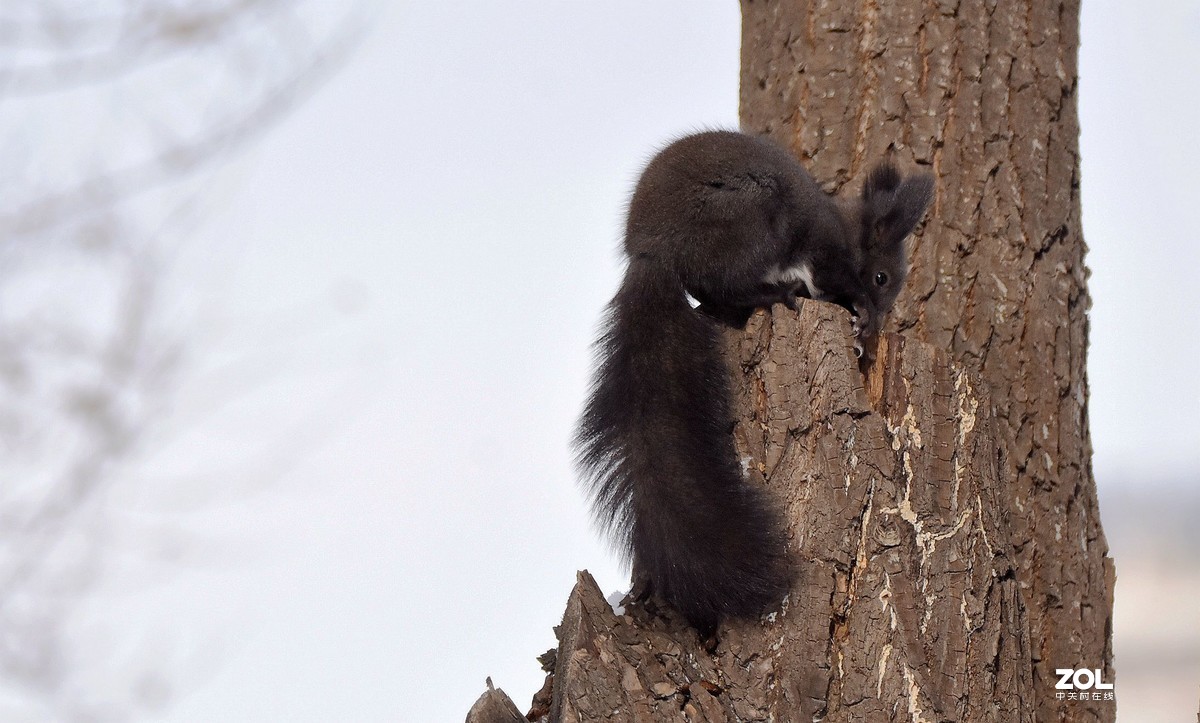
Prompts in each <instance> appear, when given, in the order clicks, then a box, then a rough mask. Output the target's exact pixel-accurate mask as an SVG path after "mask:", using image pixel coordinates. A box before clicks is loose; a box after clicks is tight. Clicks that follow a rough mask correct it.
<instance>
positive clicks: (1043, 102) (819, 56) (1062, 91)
mask: <svg viewBox="0 0 1200 723" xmlns="http://www.w3.org/2000/svg"><path fill="white" fill-rule="evenodd" d="M742 11H743V40H742V97H741V104H742V105H741V109H742V110H741V112H742V122H743V128H744V129H745V130H747V131H750V132H763V133H768V134H770V135H772V136H773V137H775V138H776V139H777V140H779V141H781V142H783V143H784V144H786V145H788V146H789V147H790V148H792V150H793V151H794V152H795V153H796V154H797V156H799V157H800V158H801V159H802V160H803V161H804V163H805V164H806V165H807V166H808V167H809V169H810V170H811V171H812V172H813V174H814V175H815V176H816V177H817V178H820V179H827V180H829V182H830V190H838V189H841V188H842V187H843V186H847V184H849V187H848V188H846V189H844V190H845V191H850V190H852V189H857V187H858V184H859V183H860V182H861V179H862V177H863V175H864V173H865V170H866V168H867V167H868V166H869V164H871V163H873V162H875V161H877V160H879V159H881V158H882V157H883V156H885V155H886V154H887V153H889V152H891V153H893V154H894V155H895V156H896V157H897V160H898V161H899V163H900V164H901V165H902V166H911V165H914V164H921V165H924V166H927V167H930V168H932V170H933V171H934V173H935V174H936V176H937V179H938V194H937V200H936V202H935V207H934V209H933V210H932V212H931V213H930V220H929V222H928V223H927V224H926V226H925V228H924V231H923V232H922V233H921V234H920V235H919V236H918V238H917V239H916V243H915V245H914V253H913V271H912V275H911V277H910V279H909V282H908V287H907V288H906V290H905V291H904V293H903V294H901V297H900V302H899V304H898V306H897V308H896V310H895V311H894V312H893V315H892V320H891V321H890V322H889V325H888V329H889V330H890V331H889V333H885V334H884V335H882V336H881V338H880V345H879V349H878V356H877V359H876V361H875V363H874V364H873V365H872V366H871V367H870V368H869V369H860V368H859V366H858V364H857V362H856V360H855V359H854V357H853V354H852V351H851V349H850V346H849V334H848V330H849V326H850V322H849V319H848V316H847V315H846V313H845V312H844V311H842V310H840V309H837V308H835V307H832V306H830V305H826V304H820V303H816V302H807V303H804V304H803V305H802V307H801V310H800V311H799V313H794V312H790V311H787V310H784V309H782V308H781V307H776V308H775V309H774V310H772V311H771V312H770V313H767V312H759V313H757V314H756V315H755V316H754V317H753V318H752V319H751V322H750V324H749V325H748V327H747V329H746V330H745V331H744V332H732V331H731V332H730V334H729V335H728V342H729V353H728V355H727V356H728V358H729V359H730V366H731V369H732V370H733V376H734V389H735V394H736V409H737V424H736V428H735V430H734V434H735V438H736V440H737V443H738V448H739V453H740V454H741V455H742V456H743V457H744V458H749V460H750V468H751V471H752V473H753V474H752V476H753V477H755V480H754V481H755V482H756V483H761V484H765V485H767V487H768V488H769V489H770V490H771V491H772V493H773V494H774V495H775V497H776V499H777V500H778V503H779V504H780V505H781V506H782V508H783V509H784V510H785V511H786V519H787V522H788V525H789V550H790V552H791V554H793V556H794V558H795V564H796V566H797V569H798V570H799V577H798V580H797V582H796V583H795V586H794V587H793V589H792V591H791V593H790V594H789V596H788V598H787V599H786V600H785V601H784V604H783V606H782V609H781V610H780V611H779V612H778V613H777V614H772V615H770V616H768V617H767V618H765V619H763V620H762V621H741V622H733V623H726V624H723V625H722V627H721V628H720V630H719V631H718V634H717V636H716V640H717V642H716V645H715V647H713V646H712V645H711V641H710V644H709V647H712V649H711V650H709V649H708V647H706V645H705V642H703V641H701V640H699V639H698V638H697V636H696V634H695V633H694V632H693V631H692V630H690V629H689V628H688V627H687V626H686V625H684V624H683V623H682V622H681V621H680V620H679V619H678V618H677V617H675V616H674V615H672V614H671V613H670V611H663V610H658V609H655V606H654V603H653V602H652V601H651V602H648V603H646V604H644V605H643V604H630V605H628V606H627V608H626V610H625V611H623V614H621V615H617V614H615V613H614V612H613V611H612V610H611V608H610V607H609V606H608V604H607V603H605V601H604V598H603V595H601V593H600V591H599V590H598V589H597V588H596V586H595V583H594V581H592V580H591V578H590V576H588V575H587V574H586V573H582V574H581V575H580V580H579V583H578V584H577V585H576V588H575V590H574V591H573V592H572V594H571V597H570V600H569V602H568V606H567V612H566V614H565V616H564V620H563V625H562V626H561V627H560V628H559V629H558V635H559V642H560V646H559V648H558V651H557V656H556V659H555V660H553V661H551V662H552V663H553V665H552V666H551V665H549V664H548V667H552V672H551V675H550V676H549V678H548V680H547V688H546V689H545V690H544V691H543V693H541V694H539V697H538V699H537V701H539V702H538V703H537V705H535V709H536V710H535V711H534V712H531V715H533V714H542V715H546V716H547V717H548V719H549V720H566V721H575V720H580V721H589V720H601V719H602V720H611V721H617V720H629V721H660V720H662V721H666V720H672V721H674V720H697V721H699V720H705V721H735V720H742V721H745V720H777V721H809V720H825V721H857V720H866V721H876V720H904V721H927V722H933V721H998V722H1000V721H1003V722H1005V723H1007V722H1009V721H1035V720H1036V721H1058V720H1089V721H1090V720H1102V721H1112V720H1114V717H1115V703H1114V702H1113V701H1112V700H1103V699H1100V698H1102V694H1098V695H1096V697H1097V698H1098V699H1097V700H1091V694H1092V693H1094V692H1096V691H1095V690H1089V691H1087V692H1086V694H1085V693H1084V692H1075V693H1074V694H1073V695H1070V696H1068V693H1067V692H1066V691H1057V690H1056V689H1055V683H1056V682H1057V680H1058V676H1056V675H1055V674H1054V671H1055V669H1058V668H1071V669H1075V668H1085V667H1086V668H1092V669H1096V668H1098V669H1100V670H1101V671H1102V675H1101V678H1102V680H1104V681H1105V682H1111V681H1112V680H1113V671H1112V649H1111V641H1110V631H1111V613H1112V588H1113V583H1114V572H1113V566H1112V562H1111V560H1110V559H1109V558H1108V557H1107V545H1106V543H1105V540H1104V535H1103V533H1102V531H1101V529H1100V522H1099V518H1098V515H1097V506H1096V495H1095V485H1094V482H1093V480H1092V476H1091V462H1090V457H1091V448H1090V442H1089V439H1088V429H1087V380H1086V374H1085V353H1086V347H1087V317H1086V310H1087V308H1088V303H1089V302H1088V296H1087V290H1086V278H1087V271H1086V269H1085V267H1084V265H1083V254H1084V250H1085V249H1084V244H1083V239H1082V236H1081V232H1080V225H1079V181H1078V149H1077V137H1078V128H1077V123H1076V115H1075V113H1076V111H1075V87H1076V82H1075V81H1076V70H1075V59H1076V47H1077V43H1078V36H1077V27H1078V5H1077V4H1074V3H1067V4H1063V5H1058V4H1055V5H1049V4H1038V3H1030V4H1023V3H1017V4H1013V3H1010V4H1007V5H1003V4H999V3H995V2H993V3H991V4H988V3H974V4H972V3H966V2H960V3H952V2H946V3H942V4H932V5H931V4H930V3H926V2H920V3H919V2H916V0H895V1H894V2H891V3H879V4H877V3H876V2H875V1H874V0H854V1H848V0H841V1H838V2H833V1H830V2H820V1H819V0H818V1H817V2H799V1H793V2H765V1H764V0H743V3H742ZM1059 693H1062V694H1063V698H1062V699H1059V698H1058V694H1059Z"/></svg>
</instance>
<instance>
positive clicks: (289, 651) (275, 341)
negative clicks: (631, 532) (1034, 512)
mask: <svg viewBox="0 0 1200 723" xmlns="http://www.w3.org/2000/svg"><path fill="white" fill-rule="evenodd" d="M370 25H371V28H370V31H369V33H367V34H366V35H365V36H364V37H363V38H362V40H361V41H359V46H358V47H357V49H356V50H355V51H354V52H353V53H352V54H351V55H350V56H349V58H348V59H347V60H346V61H345V65H344V67H342V68H341V69H340V70H339V71H338V72H337V74H336V75H334V76H333V77H332V78H331V79H330V80H329V81H328V82H327V83H326V84H325V85H324V86H323V87H321V88H320V89H319V90H318V91H317V92H315V94H314V95H313V96H312V97H311V98H310V99H309V100H308V101H307V102H306V103H304V104H303V105H301V106H300V107H299V108H298V109H296V110H295V111H294V112H291V113H290V114H289V115H288V116H287V117H286V119H285V120H283V121H282V122H281V123H280V124H279V125H277V126H275V127H273V129H272V130H270V131H269V133H267V134H266V135H264V136H263V138H262V139H261V140H259V141H258V142H257V143H256V144H255V145H253V147H252V150H250V151H249V152H247V153H242V154H240V155H236V156H231V160H229V161H227V162H225V163H224V164H222V165H220V166H219V168H218V169H217V170H216V171H214V172H211V173H209V174H208V175H207V176H205V177H204V178H203V181H202V182H201V183H198V184H196V188H194V189H192V190H191V191H190V193H191V194H192V197H193V198H195V199H196V200H195V207H196V208H198V209H199V210H198V211H194V214H193V215H194V216H196V217H198V218H199V219H200V221H199V222H198V223H195V224H194V228H193V229H192V230H191V231H190V233H189V234H187V236H186V238H183V239H181V240H180V241H179V243H178V245H177V247H175V251H174V252H173V255H172V258H171V260H170V264H169V273H166V274H165V275H164V278H165V279H166V281H165V282H164V284H163V288H162V289H161V291H160V297H159V298H160V299H162V302H161V304H160V306H159V308H160V309H166V310H167V311H166V312H165V313H166V314H167V318H168V319H169V321H170V322H171V323H170V325H171V326H172V328H173V329H174V330H175V331H176V332H177V333H178V334H179V336H180V337H181V338H182V339H183V341H184V342H185V344H184V346H183V349H182V352H181V356H180V358H181V362H180V371H179V373H178V375H177V376H176V377H175V379H177V382H176V383H175V384H173V385H172V388H171V390H170V393H169V394H168V395H167V396H166V397H165V399H166V407H165V412H164V414H163V415H162V416H161V417H160V418H159V419H160V421H158V422H156V425H155V427H154V429H152V430H150V431H149V433H147V434H146V435H145V436H144V437H143V439H142V441H141V442H140V444H139V446H138V448H137V449H138V452H137V454H136V455H131V456H130V457H129V458H128V459H125V460H123V461H122V466H121V468H120V473H119V474H117V475H115V480H116V482H114V484H112V485H111V486H110V487H108V488H107V491H106V493H105V495H104V496H103V498H102V499H101V500H100V501H99V502H97V503H96V504H97V505H98V506H99V511H98V512H96V513H95V515H96V517H95V519H100V520H103V522H102V523H97V524H102V525H103V527H104V529H105V530H107V531H109V532H108V533H106V535H104V536H102V537H104V539H107V540H109V546H108V547H103V546H101V547H99V548H96V549H100V550H102V551H103V550H107V553H106V554H105V558H104V559H105V560H106V563H105V564H104V565H103V566H101V570H102V572H101V574H99V575H97V576H96V580H95V584H94V585H92V586H91V587H90V588H89V590H88V592H87V595H86V597H84V599H83V600H82V601H81V602H79V604H78V605H75V606H73V607H72V608H71V610H70V618H69V624H68V625H67V626H66V630H65V633H64V634H65V635H66V636H67V637H66V639H67V640H68V641H70V645H68V646H67V647H66V651H67V652H66V653H63V655H66V656H68V657H69V660H65V661H60V665H61V666H62V668H63V669H64V670H69V671H73V672H71V673H70V674H69V675H64V676H60V679H58V682H57V683H56V684H55V685H53V686H45V687H43V688H37V687H33V688H31V687H29V686H22V685H15V684H11V683H10V685H9V686H8V687H7V688H3V689H2V690H3V695H0V717H2V718H3V719H4V720H31V721H37V720H57V719H64V718H71V717H76V718H80V719H85V718H92V719H126V718H130V719H145V720H159V721H217V720H220V721H265V720H279V721H284V720H286V721H334V720H354V721H397V720H399V721H434V720H447V721H452V720H461V719H462V718H463V716H464V715H465V713H466V710H467V709H468V707H469V706H470V704H471V703H472V702H473V701H474V699H475V698H476V697H477V696H478V695H479V694H480V692H482V690H483V689H484V678H485V676H489V675H490V676H491V677H492V679H493V680H494V682H495V683H496V685H497V686H500V687H503V688H504V689H505V690H506V691H507V692H508V693H509V694H510V695H511V696H512V697H513V699H514V700H515V701H516V702H517V704H518V706H519V707H521V708H522V709H526V708H527V707H528V703H529V700H530V697H531V696H532V694H533V692H534V691H535V690H536V689H537V688H538V687H539V686H540V685H541V682H542V678H543V674H542V673H541V671H540V670H539V669H538V665H537V663H536V661H535V660H534V658H535V656H537V655H538V654H540V653H542V652H543V651H545V650H546V649H547V648H550V647H552V646H553V645H554V638H553V633H552V630H551V627H552V626H553V625H555V624H557V623H558V621H559V616H560V615H561V613H562V610H563V604H564V602H565V600H566V596H567V594H568V592H569V591H570V588H571V586H572V584H573V581H574V575H575V572H576V570H579V569H583V568H587V569H589V570H590V571H591V572H592V573H593V574H594V575H595V576H596V578H597V580H598V581H599V582H600V584H601V587H602V588H604V589H606V590H615V589H618V588H621V589H623V588H624V587H625V585H626V577H625V575H624V574H623V573H622V571H621V570H620V569H619V568H618V567H617V565H616V564H615V561H614V559H613V556H612V555H611V554H610V553H609V551H607V550H606V549H605V547H604V545H603V544H602V543H601V542H600V541H599V540H598V538H597V536H596V535H595V533H594V532H593V530H592V529H591V527H590V524H589V518H588V513H587V510H586V507H585V504H584V499H583V497H582V495H581V494H580V492H579V490H578V489H577V487H576V486H575V482H574V474H573V471H572V468H571V464H570V454H569V448H568V439H569V437H570V433H571V428H572V425H573V423H574V419H575V416H576V414H577V413H578V411H579V409H580V406H581V403H582V399H583V397H584V393H585V390H586V384H587V378H588V372H589V364H590V356H589V354H590V352H589V345H590V343H591V341H592V339H593V335H594V330H595V327H596V323H597V321H598V319H599V316H600V312H601V309H602V307H603V305H604V304H605V303H606V302H607V300H608V298H609V297H610V296H611V293H612V292H613V290H614V288H615V285H616V283H617V280H618V274H619V271H620V269H619V263H618V257H617V253H616V248H617V244H618V241H619V237H620V227H621V224H622V213H623V208H624V203H625V199H626V197H627V194H628V193H629V191H630V189H631V186H632V183H633V181H634V179H635V178H636V175H637V173H638V171H639V170H640V167H641V166H642V164H643V163H644V162H645V160H646V159H647V157H648V155H649V154H650V153H651V152H652V151H653V149H655V148H656V147H657V146H658V145H659V144H661V143H662V142H663V141H664V140H665V139H669V138H671V137H673V136H676V135H679V134H681V133H684V132H687V131H690V130H694V129H698V128H701V127H712V126H726V127H735V126H736V124H737V85H738V44H739V32H740V30H739V13H738V7H737V4H736V3H734V2H730V1H728V0H726V1H723V2H696V1H695V0H692V1H691V2H682V1H679V2H655V3H645V2H628V1H624V0H622V1H620V2H616V1H614V2H606V3H582V2H537V3H534V2H517V3H503V4H501V3H483V2H474V3H465V4H464V3H396V4H390V5H380V7H379V10H378V13H377V15H375V16H374V17H373V19H372V20H371V21H370ZM1197 47H1200V6H1197V5H1196V4H1195V3H1190V2H1165V1H1162V0H1158V1H1155V2H1150V3H1149V4H1140V5H1138V6H1137V7H1136V8H1135V7H1134V6H1133V4H1130V3H1120V2H1095V3H1087V4H1085V7H1084V14H1083V29H1082V49H1081V62H1080V75H1081V79H1080V96H1079V97H1080V114H1081V124H1082V129H1083V137H1082V152H1083V194H1084V195H1083V203H1084V228H1085V234H1086V238H1087V242H1088V245H1089V247H1090V252H1089V256H1088V263H1089V265H1090V267H1091V269H1092V271H1093V276H1092V279H1091V282H1090V283H1091V285H1090V290H1091V294H1092V297H1093V300H1094V308H1093V310H1092V313H1091V319H1092V335H1091V342H1092V346H1091V351H1090V357H1089V374H1090V379H1091V388H1092V399H1091V418H1092V433H1093V441H1094V446H1095V450H1096V455H1095V471H1096V477H1097V480H1098V483H1099V485H1100V488H1101V498H1102V514H1103V515H1104V520H1105V524H1106V528H1107V529H1108V531H1109V536H1110V541H1111V542H1112V544H1113V547H1114V556H1115V557H1116V561H1117V570H1118V576H1119V581H1118V587H1117V606H1118V609H1117V624H1116V638H1117V648H1116V650H1117V659H1116V665H1117V670H1118V680H1117V686H1116V687H1117V694H1118V698H1119V700H1120V711H1121V720H1122V721H1126V720H1129V721H1134V720H1168V719H1175V720H1182V719H1184V717H1185V716H1186V717H1190V716H1192V715H1194V714H1195V710H1196V707H1197V703H1198V702H1200V686H1198V682H1200V611H1198V610H1197V608H1196V607H1195V605H1194V603H1193V604H1191V605H1183V604H1182V603H1181V606H1180V609H1179V610H1178V612H1173V611H1165V614H1163V615H1156V616H1155V621H1153V622H1148V621H1146V620H1145V619H1144V617H1145V616H1144V615H1139V614H1137V613H1138V612H1139V611H1141V612H1144V611H1145V610H1146V609H1148V608H1149V607H1150V606H1158V605H1160V604H1161V601H1162V600H1179V601H1184V600H1192V601H1194V600H1195V599H1196V597H1197V593H1200V566H1198V565H1197V563H1196V562H1195V557H1196V555H1195V553H1196V552H1197V551H1198V549H1200V539H1198V537H1197V534H1196V533H1195V532H1193V531H1192V530H1193V527H1194V520H1195V519H1196V517H1195V515H1196V514H1197V513H1200V497H1198V496H1197V492H1196V489H1195V487H1196V485H1195V483H1196V482H1198V481H1200V473H1198V472H1197V469H1198V467H1200V422H1198V421H1197V413H1198V412H1200V376H1198V375H1196V374H1195V372H1194V367H1195V360H1196V359H1197V357H1198V356H1200V342H1198V341H1197V334H1196V332H1197V330H1198V325H1197V322H1196V320H1195V318H1194V313H1195V310H1196V309H1197V308H1200V284H1197V283H1196V281H1195V274H1196V270H1197V268H1200V244H1197V243H1196V241H1197V239H1196V238H1195V234H1194V229H1195V227H1196V225H1195V222H1194V220H1193V219H1191V218H1190V212H1191V211H1192V210H1193V208H1194V207H1195V205H1196V200H1195V199H1196V196H1197V195H1200V181H1198V180H1197V179H1198V178H1200V174H1197V173H1196V171H1195V169H1196V168H1197V167H1200V146H1198V145H1197V144H1195V143H1192V142H1190V140H1191V137H1192V135H1193V133H1194V125H1195V119H1196V118H1197V117H1200V90H1198V88H1200V86H1198V85H1197V84H1196V82H1195V79H1196V78H1198V77H1200V56H1198V55H1197V54H1196V52H1195V49H1196V48H1197ZM83 111H84V109H77V112H83ZM18 120H19V119H18ZM13 127H17V126H13V125H12V124H11V123H10V125H9V126H7V127H6V132H8V133H10V134H11V133H13V131H12V128H13ZM0 220H3V217H2V216H0ZM1189 229H1193V230H1189ZM77 290H78V287H76V286H64V287H63V290H62V291H63V293H64V294H65V295H67V296H69V295H70V294H71V293H72V292H73V291H77ZM10 303H12V302H11V301H10ZM6 474H7V473H6ZM1168 513H1170V514H1171V515H1173V516H1172V517H1169V518H1164V515H1167V514H1168ZM130 530H140V531H142V532H141V533H139V534H138V535H132V533H131V532H130ZM148 550H150V551H151V552H148ZM0 612H2V609H0ZM1085 662H1087V661H1081V663H1085Z"/></svg>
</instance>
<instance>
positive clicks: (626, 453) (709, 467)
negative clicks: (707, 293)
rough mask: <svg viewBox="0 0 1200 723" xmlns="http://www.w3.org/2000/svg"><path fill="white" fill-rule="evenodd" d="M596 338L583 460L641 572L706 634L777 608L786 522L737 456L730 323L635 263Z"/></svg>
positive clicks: (662, 274) (650, 266)
mask: <svg viewBox="0 0 1200 723" xmlns="http://www.w3.org/2000/svg"><path fill="white" fill-rule="evenodd" d="M597 346H598V350H597V351H598V356H599V368H598V370H597V372H596V377H595V380H594V382H593V386H592V393H591V398H590V399H589V401H588V404H587V407H586V408H585V410H584V413H583V418H582V420H581V422H580V427H579V432H578V435H577V437H576V445H577V453H578V461H579V465H580V467H581V469H582V470H583V472H584V473H585V474H586V475H587V477H588V478H589V480H590V482H591V485H592V495H593V506H594V512H595V514H596V516H597V518H598V519H599V520H600V522H601V523H602V524H604V525H605V526H606V527H607V529H608V530H609V532H610V533H611V535H612V536H613V538H614V540H615V541H616V542H617V544H618V545H619V546H620V548H621V549H622V551H623V552H624V553H625V554H626V555H627V556H631V557H632V558H633V563H634V570H635V572H640V573H641V574H644V575H646V576H647V577H648V578H649V580H650V583H651V585H652V587H653V590H654V591H656V592H657V593H658V594H659V595H660V596H661V597H662V598H663V599H665V600H666V601H667V602H669V603H670V604H671V605H673V606H674V607H675V608H676V609H677V610H679V611H680V612H682V613H683V614H684V615H685V616H686V617H687V619H688V621H689V622H691V624H692V625H694V626H696V627H697V628H700V629H702V630H704V629H711V628H712V627H713V626H715V624H716V622H717V619H718V618H720V617H722V616H751V615H757V614H759V613H761V612H763V611H764V610H765V609H767V608H768V607H769V606H771V605H773V604H776V603H778V602H779V601H780V600H781V599H782V598H783V596H784V594H785V593H786V592H787V588H788V585H789V583H790V574H789V572H788V570H789V566H788V565H787V564H786V561H785V554H784V549H785V546H784V537H783V527H782V524H781V520H780V516H779V515H778V514H777V513H776V512H775V511H774V509H773V508H772V507H771V506H770V504H769V500H768V499H767V497H766V495H765V494H764V492H763V491H762V490H761V489H759V488H757V487H754V486H752V485H750V484H748V483H747V482H746V481H745V480H744V479H743V472H742V468H741V464H740V463H739V461H738V459H737V458H736V450H735V448H734V444H733V437H732V434H731V432H732V424H733V420H732V414H731V412H730V401H729V373H728V370H727V368H726V363H725V360H724V358H723V356H722V351H721V326H720V325H719V324H718V323H717V322H715V321H714V320H713V319H711V318H709V317H708V316H705V315H704V314H701V313H699V312H696V311H694V310H693V309H692V308H691V307H690V306H689V305H688V303H687V299H686V297H685V295H684V290H683V288H682V287H681V285H680V283H679V281H678V279H677V278H675V277H674V275H673V274H672V273H670V272H669V271H668V270H666V269H663V268H660V267H659V266H658V265H656V264H655V263H654V262H653V261H652V260H650V259H634V260H632V261H631V262H630V267H629V270H628V271H627V273H626V275H625V281H624V284H623V285H622V286H621V289H620V291H618V292H617V295H616V297H615V298H614V299H613V301H612V304H611V306H610V307H609V310H608V317H607V320H606V325H605V328H604V330H603V333H602V335H601V337H600V340H599V342H598V344H597Z"/></svg>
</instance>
